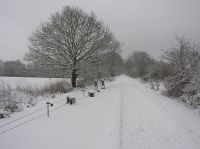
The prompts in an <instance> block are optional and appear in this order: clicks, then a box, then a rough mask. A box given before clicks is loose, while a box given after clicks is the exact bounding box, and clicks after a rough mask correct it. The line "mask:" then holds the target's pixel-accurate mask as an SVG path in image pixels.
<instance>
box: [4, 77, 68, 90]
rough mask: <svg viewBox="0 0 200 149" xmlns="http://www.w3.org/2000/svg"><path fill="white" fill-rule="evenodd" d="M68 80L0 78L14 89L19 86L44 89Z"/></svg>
mask: <svg viewBox="0 0 200 149" xmlns="http://www.w3.org/2000/svg"><path fill="white" fill-rule="evenodd" d="M62 80H68V81H69V79H63V78H33V77H0V82H2V81H3V82H4V83H6V84H9V85H10V86H11V87H12V88H15V87H17V86H24V87H26V86H32V87H34V86H36V87H43V86H44V85H47V84H50V83H54V82H57V81H62Z"/></svg>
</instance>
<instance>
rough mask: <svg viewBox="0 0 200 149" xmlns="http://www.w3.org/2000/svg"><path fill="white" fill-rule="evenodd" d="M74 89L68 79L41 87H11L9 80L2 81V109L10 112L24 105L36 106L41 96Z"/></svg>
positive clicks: (22, 85)
mask: <svg viewBox="0 0 200 149" xmlns="http://www.w3.org/2000/svg"><path fill="white" fill-rule="evenodd" d="M71 90H72V86H71V84H70V83H69V82H68V81H64V80H62V81H57V82H54V83H49V84H45V85H43V86H41V87H38V86H36V85H35V86H31V85H24V84H21V85H17V86H15V87H13V86H12V87H11V85H10V84H9V83H8V82H4V81H1V82H0V110H1V111H7V112H8V113H13V112H18V111H21V110H22V109H23V107H24V106H26V107H32V106H34V105H35V104H36V103H37V101H38V100H39V97H44V96H49V95H52V94H56V93H66V92H69V91H71Z"/></svg>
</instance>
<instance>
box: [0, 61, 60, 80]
mask: <svg viewBox="0 0 200 149" xmlns="http://www.w3.org/2000/svg"><path fill="white" fill-rule="evenodd" d="M0 76H8V77H56V76H55V75H53V74H50V70H48V69H47V68H45V67H41V66H35V65H27V64H24V63H22V62H21V61H20V60H13V61H2V60H0Z"/></svg>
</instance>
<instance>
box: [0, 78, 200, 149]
mask: <svg viewBox="0 0 200 149" xmlns="http://www.w3.org/2000/svg"><path fill="white" fill-rule="evenodd" d="M66 96H70V97H76V99H77V101H76V104H75V105H72V106H70V105H66V104H65V103H66ZM49 101H50V102H52V103H54V102H56V103H54V106H53V107H50V110H54V111H52V112H51V113H50V117H49V118H47V116H46V108H44V109H42V110H41V111H38V112H36V113H34V114H31V115H29V116H27V117H25V118H23V119H20V120H18V121H15V122H13V123H11V124H9V125H7V126H4V127H1V126H2V125H4V124H6V123H8V122H11V121H12V120H15V119H17V118H19V117H20V116H23V115H26V114H28V113H31V112H33V111H35V110H36V109H39V108H41V107H45V106H46V104H45V102H46V101H45V100H43V101H41V102H40V103H39V104H37V106H35V107H33V108H29V109H26V110H24V111H23V112H20V113H16V114H15V115H13V116H12V117H11V118H8V119H2V120H0V133H1V132H3V131H5V130H8V129H9V128H13V127H15V126H17V125H18V124H22V123H24V122H26V121H28V120H32V119H34V118H35V117H37V116H40V115H41V117H39V118H37V119H34V120H32V121H30V122H29V123H26V124H23V125H21V126H19V127H16V128H14V129H12V130H10V131H8V132H5V133H2V134H0V148H1V149H27V148H28V149H66V148H69V149H134V148H135V149H199V148H200V117H199V115H198V114H197V113H195V112H194V111H193V110H191V109H189V108H187V107H185V106H184V105H182V104H181V103H178V102H175V101H174V100H171V99H169V98H167V97H164V96H162V95H160V94H159V93H158V92H155V91H152V90H150V89H148V88H146V87H145V85H144V84H142V83H141V82H140V81H139V80H136V79H132V78H129V77H127V76H120V77H118V78H116V80H115V81H113V82H109V83H108V82H106V89H105V90H101V91H100V92H99V93H97V92H96V93H95V97H88V96H87V95H86V94H85V96H83V94H82V92H81V91H79V90H76V91H73V92H71V93H67V94H62V95H56V98H54V99H49ZM42 114H43V115H42Z"/></svg>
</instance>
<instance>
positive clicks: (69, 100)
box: [66, 96, 76, 105]
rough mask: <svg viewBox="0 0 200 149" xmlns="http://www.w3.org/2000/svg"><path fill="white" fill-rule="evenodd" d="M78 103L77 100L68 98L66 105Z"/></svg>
mask: <svg viewBox="0 0 200 149" xmlns="http://www.w3.org/2000/svg"><path fill="white" fill-rule="evenodd" d="M75 103H76V98H71V97H69V96H67V101H66V104H71V105H73V104H75Z"/></svg>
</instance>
